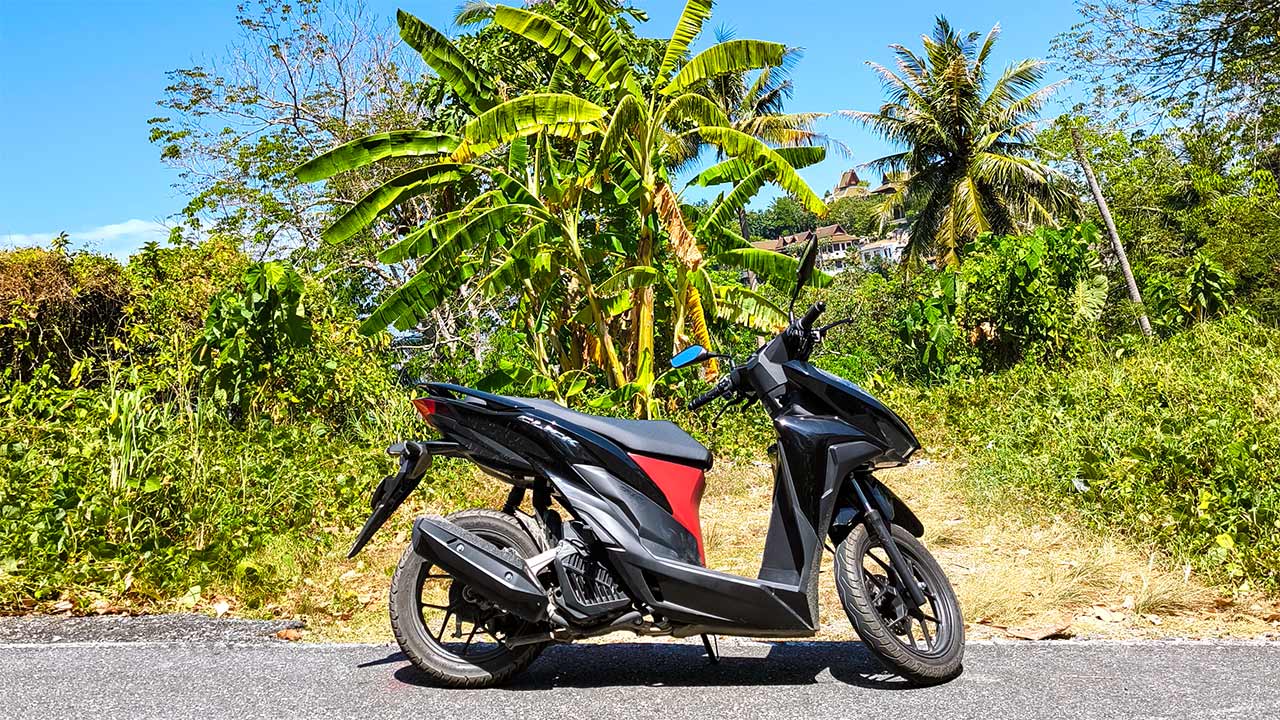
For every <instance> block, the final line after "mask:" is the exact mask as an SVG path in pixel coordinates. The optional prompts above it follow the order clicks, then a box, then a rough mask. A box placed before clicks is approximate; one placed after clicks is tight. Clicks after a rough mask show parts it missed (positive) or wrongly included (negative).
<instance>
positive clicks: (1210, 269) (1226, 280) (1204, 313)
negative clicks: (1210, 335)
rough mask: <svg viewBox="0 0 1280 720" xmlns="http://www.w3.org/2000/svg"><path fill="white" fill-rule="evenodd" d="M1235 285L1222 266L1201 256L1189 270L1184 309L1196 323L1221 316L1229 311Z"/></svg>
mask: <svg viewBox="0 0 1280 720" xmlns="http://www.w3.org/2000/svg"><path fill="white" fill-rule="evenodd" d="M1234 285H1235V281H1234V280H1233V279H1232V278H1231V275H1229V274H1228V273H1227V271H1226V270H1223V269H1222V266H1221V265H1219V264H1218V263H1216V262H1214V261H1213V260H1212V259H1210V258H1208V257H1206V256H1204V255H1200V256H1198V257H1197V258H1196V259H1195V261H1194V262H1193V263H1192V265H1191V267H1189V268H1187V293H1186V303H1185V304H1184V305H1183V306H1182V309H1183V310H1185V311H1186V312H1187V314H1188V315H1189V316H1191V318H1192V319H1193V320H1195V321H1196V322H1204V321H1205V320H1206V319H1207V318H1211V317H1213V316H1215V315H1221V314H1222V313H1223V312H1225V311H1226V309H1227V303H1228V298H1229V296H1230V294H1231V289H1232V287H1233V286H1234Z"/></svg>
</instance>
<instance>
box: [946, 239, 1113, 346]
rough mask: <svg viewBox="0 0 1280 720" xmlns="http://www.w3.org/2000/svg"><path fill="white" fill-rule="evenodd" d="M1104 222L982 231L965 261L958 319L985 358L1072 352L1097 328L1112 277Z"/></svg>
mask: <svg viewBox="0 0 1280 720" xmlns="http://www.w3.org/2000/svg"><path fill="white" fill-rule="evenodd" d="M1099 242H1100V240H1099V238H1098V232H1097V229H1096V228H1094V227H1093V226H1092V225H1082V226H1080V227H1078V228H1073V229H1068V230H1049V229H1045V228H1041V229H1039V230H1037V231H1036V232H1035V233H1033V234H1031V235H1028V236H1024V237H997V236H993V235H986V236H982V237H980V238H979V239H978V240H977V242H975V243H974V245H973V247H972V248H971V249H969V250H967V251H966V252H965V255H964V261H963V262H962V263H961V265H960V267H959V270H958V272H959V276H960V282H961V284H962V287H963V293H962V298H961V300H960V303H959V310H958V312H957V320H958V322H959V324H960V326H961V327H962V328H964V330H965V331H966V332H967V333H968V334H969V337H970V342H971V343H972V344H973V345H974V346H975V347H976V348H977V349H978V351H979V354H980V355H981V357H982V359H983V362H984V365H986V366H987V367H991V368H999V367H1006V366H1008V365H1011V364H1014V363H1016V362H1019V361H1020V360H1022V359H1023V358H1028V357H1031V358H1037V359H1048V358H1053V357H1061V356H1069V355H1071V354H1072V353H1073V352H1074V351H1076V350H1077V349H1079V347H1080V346H1081V344H1083V343H1086V342H1088V341H1090V340H1091V339H1092V338H1093V337H1094V335H1093V333H1092V332H1091V328H1092V326H1093V325H1094V323H1096V322H1097V321H1098V319H1099V318H1100V317H1101V315H1102V309H1103V304H1104V302H1105V300H1106V295H1107V282H1106V278H1105V276H1103V275H1102V274H1101V264H1100V263H1099V261H1098V257H1097V251H1096V249H1095V248H1096V247H1097V246H1098V244H1099Z"/></svg>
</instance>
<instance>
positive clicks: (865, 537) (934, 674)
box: [835, 525, 964, 685]
mask: <svg viewBox="0 0 1280 720" xmlns="http://www.w3.org/2000/svg"><path fill="white" fill-rule="evenodd" d="M891 527H892V528H893V529H892V533H893V540H894V543H895V544H896V545H897V546H898V549H899V551H900V552H901V553H902V555H903V558H904V559H905V560H906V562H907V564H908V565H910V566H911V567H912V572H913V574H914V576H915V581H916V582H919V583H921V584H922V585H923V586H924V587H922V588H921V589H922V591H923V592H924V593H925V599H926V602H925V604H924V605H923V606H921V607H920V608H917V609H916V610H914V611H911V612H907V610H906V604H904V603H903V601H902V599H901V597H900V595H901V593H900V591H899V590H898V588H897V587H896V586H895V584H894V583H892V582H890V581H889V577H890V574H889V572H888V568H887V560H888V556H887V553H885V551H884V548H883V547H882V546H881V543H880V541H879V539H877V538H873V537H872V536H871V535H870V534H869V533H868V532H867V527H866V525H859V526H858V527H856V528H854V530H853V532H851V533H849V536H848V537H846V538H845V540H844V542H842V543H840V546H839V547H838V548H836V559H835V571H836V590H837V592H838V593H839V595H840V603H841V604H842V605H844V611H845V613H846V614H847V615H848V616H849V621H850V622H851V623H853V629H854V630H855V631H857V633H858V637H860V638H862V642H863V643H864V644H865V645H866V646H867V648H868V649H870V650H871V652H872V654H874V655H875V656H876V657H877V658H878V659H879V660H880V661H881V662H883V663H884V664H885V665H886V666H887V667H888V668H889V669H891V670H892V671H894V672H895V673H897V674H899V675H901V676H902V677H903V678H905V679H907V680H909V681H911V682H912V683H915V684H917V685H934V684H937V683H941V682H945V681H947V680H950V679H952V678H954V677H955V676H957V675H959V674H960V670H961V662H962V661H963V659H964V618H963V616H962V615H961V613H960V603H959V601H957V600H956V594H955V591H954V590H953V589H952V588H951V583H950V581H948V580H947V576H946V574H945V573H944V572H943V571H942V568H941V567H940V566H939V565H938V561H937V560H934V558H933V555H931V554H930V553H929V551H928V550H927V549H925V546H924V544H923V543H921V542H920V541H919V540H917V539H916V538H915V537H913V536H912V535H911V533H909V532H907V531H906V530H904V529H903V528H901V527H899V526H897V525H892V526H891Z"/></svg>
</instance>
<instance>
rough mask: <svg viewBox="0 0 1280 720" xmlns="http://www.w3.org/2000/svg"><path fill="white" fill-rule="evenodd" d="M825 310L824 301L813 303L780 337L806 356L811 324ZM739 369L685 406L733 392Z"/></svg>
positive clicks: (811, 341)
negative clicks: (799, 349)
mask: <svg viewBox="0 0 1280 720" xmlns="http://www.w3.org/2000/svg"><path fill="white" fill-rule="evenodd" d="M826 310H827V304H826V303H824V302H821V301H819V302H816V303H814V304H813V305H812V306H811V307H810V308H809V310H808V311H806V312H805V314H804V316H803V317H801V318H799V319H798V320H795V321H793V322H792V324H791V325H790V326H789V327H788V329H787V331H786V332H785V333H784V334H783V335H782V338H784V340H788V341H789V342H788V345H793V344H794V345H797V346H799V348H802V350H801V353H802V356H804V357H807V356H808V350H807V349H811V348H812V345H813V342H814V339H813V338H812V337H810V334H811V333H812V332H813V325H814V323H816V322H817V321H818V318H819V317H821V315H822V313H824V312H826ZM791 350H792V351H793V352H795V351H797V347H792V348H791ZM740 371H741V368H734V369H732V370H730V371H729V372H727V373H725V375H724V377H721V378H720V381H719V382H717V383H716V384H715V386H714V387H712V388H711V389H710V390H708V391H706V392H705V393H703V394H701V395H699V396H698V397H696V398H694V399H692V400H690V401H689V404H688V405H686V407H687V408H688V409H690V410H697V409H698V408H700V407H702V406H703V405H706V404H707V403H709V402H711V401H712V400H715V399H717V398H721V397H724V396H725V395H728V394H730V393H732V392H734V390H735V389H737V384H738V382H739V377H738V376H739V373H740Z"/></svg>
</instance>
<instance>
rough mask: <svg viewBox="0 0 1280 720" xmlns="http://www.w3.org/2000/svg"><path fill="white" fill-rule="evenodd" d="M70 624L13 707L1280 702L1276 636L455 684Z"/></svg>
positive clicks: (790, 648) (631, 651)
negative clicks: (936, 668)
mask: <svg viewBox="0 0 1280 720" xmlns="http://www.w3.org/2000/svg"><path fill="white" fill-rule="evenodd" d="M0 629H2V628H0ZM56 637H57V639H56V640H52V639H50V638H48V637H44V638H38V641H32V640H27V641H24V642H13V639H14V638H12V637H5V634H4V633H3V632H0V718H6V719H13V720H19V719H26V718H32V719H35V718H39V719H40V720H48V719H50V718H92V719H93V720H105V719H107V718H164V719H166V720H180V719H182V718H236V719H237V720H238V719H241V718H379V719H381V718H415V719H420V718H431V719H433V720H434V719H438V720H447V719H450V718H467V719H468V720H475V719H482V718H483V719H488V718H506V717H512V718H516V717H518V718H567V717H568V718H571V717H581V718H584V719H590V720H608V719H611V718H628V719H630V718H651V717H652V718H664V719H667V718H682V717H691V718H693V717H697V718H730V719H732V720H755V719H757V718H788V719H790V718H810V717H815V718H817V717H820V718H870V717H875V718H930V719H931V720H947V719H950V718H982V719H983V720H997V719H999V718H1125V719H1126V720H1129V719H1133V718H1197V719H1203V718H1273V719H1274V718H1280V644H1276V643H1255V642H1238V643H1208V642H1175V641H1162V642H1148V643H1121V642H1101V641H1099V642H1044V643H1029V642H1018V643H1012V642H1011V643H996V644H992V643H982V644H977V643H974V644H970V646H969V648H968V650H967V655H966V662H965V672H964V674H963V675H962V676H961V677H960V678H959V679H957V680H955V681H953V682H951V683H948V684H946V685H943V686H939V687H933V688H924V689H911V688H905V687H904V686H903V685H902V684H901V683H900V682H898V681H897V680H895V679H893V678H890V677H887V676H885V675H883V674H882V671H881V669H880V668H879V667H878V666H877V665H876V663H875V661H874V660H872V659H871V658H870V657H869V656H868V655H867V654H866V651H865V650H863V648H862V646H861V645H859V644H858V643H841V642H807V643H794V642H793V643H778V644H773V643H749V642H746V643H744V642H732V643H731V642H727V641H726V642H723V643H722V645H721V649H722V653H723V655H724V656H725V657H724V660H723V662H722V663H721V664H720V665H708V664H707V663H706V660H705V658H704V657H703V654H702V649H701V646H700V645H690V644H661V643H636V642H631V643H617V644H602V645H574V646H567V647H556V648H553V649H551V650H549V651H547V652H546V653H544V654H543V656H542V657H541V658H540V659H539V660H538V661H537V662H536V663H535V664H534V665H533V667H532V668H531V669H530V670H529V672H527V673H526V674H525V675H524V676H523V677H522V678H521V679H520V681H519V682H518V683H516V684H514V685H512V686H510V687H507V688H503V689H498V690H484V691H452V690H442V689H437V688H433V687H429V686H426V685H424V684H423V682H422V679H421V678H420V677H419V676H418V675H417V673H416V672H415V671H413V670H412V668H411V667H410V666H409V665H408V664H407V663H406V661H405V660H404V658H403V657H402V656H401V655H400V654H399V653H398V652H397V651H396V649H395V648H394V647H390V646H382V645H308V644H300V643H292V644H289V643H284V642H281V641H271V642H267V641H263V640H260V639H259V640H252V641H248V642H237V641H226V640H223V641H218V642H208V641H198V642H192V641H191V640H190V639H173V640H160V641H156V640H146V641H127V640H126V641H124V642H120V641H108V642H102V641H100V640H92V641H68V639H67V638H65V637H62V636H56Z"/></svg>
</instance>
